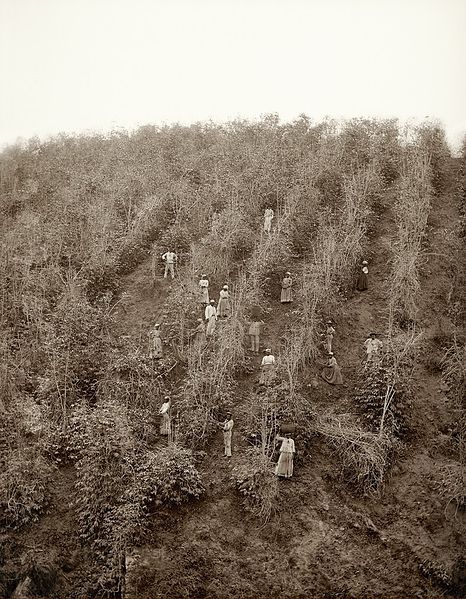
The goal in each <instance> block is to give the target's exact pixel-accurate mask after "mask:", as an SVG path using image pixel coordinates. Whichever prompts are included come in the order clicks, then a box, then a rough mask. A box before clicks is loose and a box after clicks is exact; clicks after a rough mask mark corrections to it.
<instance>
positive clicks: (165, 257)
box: [162, 252, 167, 260]
mask: <svg viewBox="0 0 466 599" xmlns="http://www.w3.org/2000/svg"><path fill="white" fill-rule="evenodd" d="M166 259H167V252H165V254H162V260H166Z"/></svg>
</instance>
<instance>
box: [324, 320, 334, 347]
mask: <svg viewBox="0 0 466 599" xmlns="http://www.w3.org/2000/svg"><path fill="white" fill-rule="evenodd" d="M334 335H335V329H334V328H333V325H332V321H331V320H328V321H327V330H326V331H325V347H326V349H327V352H328V353H330V352H331V351H332V342H333V336H334Z"/></svg>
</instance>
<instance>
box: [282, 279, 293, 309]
mask: <svg viewBox="0 0 466 599" xmlns="http://www.w3.org/2000/svg"><path fill="white" fill-rule="evenodd" d="M292 285H293V280H292V278H291V273H290V272H286V273H285V276H284V278H283V281H282V293H281V296H280V301H281V303H282V304H290V303H291V302H292V301H293V297H292V295H291V286H292Z"/></svg>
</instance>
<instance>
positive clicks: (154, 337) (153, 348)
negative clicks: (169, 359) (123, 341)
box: [149, 323, 163, 359]
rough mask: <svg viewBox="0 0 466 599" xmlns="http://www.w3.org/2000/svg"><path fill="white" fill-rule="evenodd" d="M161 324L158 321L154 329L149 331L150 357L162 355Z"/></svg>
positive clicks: (155, 357) (156, 357)
mask: <svg viewBox="0 0 466 599" xmlns="http://www.w3.org/2000/svg"><path fill="white" fill-rule="evenodd" d="M159 329H160V325H159V324H158V323H157V324H155V325H154V328H153V330H152V331H151V332H150V333H149V335H150V350H149V357H150V358H152V359H158V358H161V357H162V353H163V350H162V339H161V338H160V330H159Z"/></svg>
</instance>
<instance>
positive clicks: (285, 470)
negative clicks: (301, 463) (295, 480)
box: [275, 433, 296, 478]
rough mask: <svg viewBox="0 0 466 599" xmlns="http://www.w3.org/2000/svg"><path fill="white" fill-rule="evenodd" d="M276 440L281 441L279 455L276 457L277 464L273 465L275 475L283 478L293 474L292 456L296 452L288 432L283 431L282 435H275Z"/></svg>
mask: <svg viewBox="0 0 466 599" xmlns="http://www.w3.org/2000/svg"><path fill="white" fill-rule="evenodd" d="M275 439H276V440H277V441H281V442H282V444H281V447H280V457H279V458H278V462H277V466H276V467H275V475H276V476H281V477H283V478H290V477H291V476H293V456H294V454H295V453H296V449H295V445H294V441H293V439H292V438H291V436H290V433H285V436H284V437H280V436H279V435H277V436H276V437H275Z"/></svg>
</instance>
